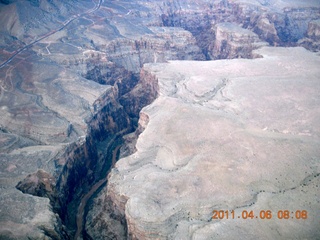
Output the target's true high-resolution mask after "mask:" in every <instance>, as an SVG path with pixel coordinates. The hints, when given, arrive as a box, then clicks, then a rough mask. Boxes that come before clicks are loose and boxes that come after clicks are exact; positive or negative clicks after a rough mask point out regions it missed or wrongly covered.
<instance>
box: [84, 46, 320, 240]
mask: <svg viewBox="0 0 320 240" xmlns="http://www.w3.org/2000/svg"><path fill="white" fill-rule="evenodd" d="M256 54H259V55H261V56H263V57H262V58H258V59H254V60H230V61H225V60H221V61H214V62H188V61H187V62H181V61H172V62H170V63H166V64H147V65H146V66H145V67H144V71H147V72H149V73H150V74H152V75H154V76H155V77H157V79H158V82H159V97H158V98H157V99H156V100H155V101H154V102H153V103H152V104H151V105H149V106H147V107H145V108H144V109H143V110H142V113H141V122H140V123H141V125H144V126H145V130H144V131H143V132H142V133H141V135H140V136H139V138H138V141H137V144H136V148H137V151H136V152H135V153H134V154H132V155H131V156H128V157H126V158H123V159H120V160H119V161H118V162H117V164H116V166H115V168H114V169H113V170H112V171H111V174H110V176H109V181H108V188H107V189H106V190H105V193H104V194H102V195H101V196H100V197H99V198H98V199H97V200H96V202H95V203H96V204H94V205H93V210H92V212H94V213H95V215H94V214H92V213H91V215H90V220H91V226H90V229H91V234H92V235H91V236H92V238H96V237H98V235H99V236H102V235H103V230H102V229H101V226H104V224H105V221H108V220H107V219H108V218H106V217H104V216H103V215H104V214H106V213H103V214H102V215H101V214H100V213H101V210H104V209H105V208H103V207H101V206H106V205H107V204H110V200H111V201H112V205H113V207H115V209H116V212H117V213H118V215H119V214H120V216H121V215H122V216H123V217H124V218H125V219H126V223H127V226H126V227H127V229H128V236H129V238H130V239H168V238H169V239H190V238H195V239H210V238H219V239H220V238H228V239H234V238H241V239H262V238H263V239H293V238H304V239H317V238H319V237H320V232H319V228H318V225H319V222H318V221H319V219H318V216H319V214H320V212H319V199H320V196H319V185H320V171H319V167H320V164H319V157H320V152H319V149H320V145H319V144H320V138H319V137H320V126H319V122H318V121H317V119H319V117H320V109H319V107H318V106H319V101H320V99H319V95H318V93H319V91H320V89H319V88H318V86H320V85H319V75H320V71H319V67H318V66H319V63H320V58H319V56H318V55H316V54H313V53H311V52H308V51H306V50H305V49H303V48H262V49H261V50H259V51H258V52H256ZM146 116H147V117H146ZM146 119H147V121H146ZM215 210H216V211H223V212H224V214H225V215H224V217H220V219H219V218H218V217H216V219H213V211H215ZM285 210H288V211H289V212H290V213H289V214H290V217H288V218H286V219H281V216H282V215H281V212H280V215H279V211H285ZM225 211H228V214H229V215H228V216H229V219H227V217H226V213H225ZM231 211H233V213H234V217H232V215H231ZM251 211H252V213H253V214H254V215H253V217H252V216H251V217H252V219H251V217H248V218H247V217H246V216H244V213H246V212H248V213H250V212H251ZM263 211H270V214H271V217H269V219H268V220H266V219H263V218H264V216H263V214H264V213H265V212H263ZM302 211H304V214H305V215H304V217H303V218H302V217H301V216H300V214H301V213H302ZM99 214H100V215H99ZM219 216H220V215H219ZM233 218H234V219H233ZM88 228H89V225H88ZM102 228H103V227H102ZM97 233H98V234H97Z"/></svg>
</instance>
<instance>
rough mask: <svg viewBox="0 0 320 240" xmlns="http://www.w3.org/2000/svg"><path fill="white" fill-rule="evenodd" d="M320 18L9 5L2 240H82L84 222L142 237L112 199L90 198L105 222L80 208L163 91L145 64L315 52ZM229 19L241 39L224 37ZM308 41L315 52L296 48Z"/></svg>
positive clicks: (197, 6)
mask: <svg viewBox="0 0 320 240" xmlns="http://www.w3.org/2000/svg"><path fill="white" fill-rule="evenodd" d="M318 9H319V2H317V1H312V0H309V1H303V2H298V1H290V2H288V1H277V2H276V1H274V2H272V1H271V2H270V1H269V2H261V1H254V0H250V1H247V0H246V1H231V0H229V1H224V0H223V1H217V2H214V3H211V2H207V1H189V0H188V1H165V2H163V1H152V2H150V1H144V0H143V1H134V2H132V1H70V2H58V1H40V2H39V1H15V0H12V1H1V3H0V22H1V24H0V31H1V34H0V45H1V48H0V60H1V63H0V64H1V65H0V76H1V77H0V115H1V118H0V165H1V166H2V167H1V171H0V183H1V200H0V203H1V207H0V211H1V218H0V236H1V238H5V239H30V238H31V239H41V238H43V239H45V238H49V239H50V238H51V239H68V238H70V237H71V238H72V237H73V236H74V235H75V234H76V237H81V233H82V228H81V226H82V225H85V226H86V231H87V233H86V231H83V237H90V236H97V232H99V231H101V232H104V233H103V234H102V235H103V236H106V235H108V234H114V235H112V236H115V237H117V238H120V239H121V238H124V236H127V235H128V234H129V235H130V236H139V234H140V233H139V231H142V232H141V234H144V232H143V231H144V230H141V229H142V228H141V229H140V228H137V231H138V232H137V233H135V231H134V230H133V227H132V226H133V225H134V224H135V223H134V221H132V219H130V218H128V219H129V220H128V221H129V222H127V218H126V215H125V212H124V211H123V210H124V209H125V208H124V206H125V203H126V202H127V198H126V197H125V196H123V199H121V201H122V202H121V204H120V203H119V202H117V201H116V200H114V199H117V198H118V197H117V195H116V190H110V191H114V194H109V195H108V196H109V198H108V199H109V200H110V201H108V202H105V200H104V195H103V194H104V193H105V192H106V191H107V190H106V189H104V190H103V191H102V194H101V196H100V197H99V198H97V199H96V200H94V202H97V201H98V203H99V204H100V205H101V209H103V211H105V212H104V213H105V214H104V213H103V214H101V215H100V216H99V217H98V218H97V217H96V210H94V209H93V210H92V211H89V212H88V210H89V209H90V207H89V205H90V199H87V200H86V201H83V200H85V199H86V198H87V196H88V195H87V194H88V193H90V192H91V191H93V190H95V187H96V186H97V185H96V184H100V183H102V184H104V183H105V182H106V175H107V172H108V170H109V168H110V166H111V165H112V164H113V160H114V159H115V158H114V156H117V155H120V156H121V157H125V156H127V155H128V154H131V153H133V152H134V151H135V150H136V146H139V142H138V145H135V141H136V139H137V137H138V136H139V134H140V133H141V132H142V130H143V129H144V128H145V127H146V126H147V122H148V121H149V115H150V114H147V113H146V112H145V113H144V112H142V113H140V114H139V112H140V110H141V108H142V107H143V106H145V105H148V104H149V103H150V102H151V101H152V100H153V98H154V97H155V96H156V95H157V93H158V85H157V84H156V83H157V77H156V76H155V74H154V73H153V72H152V71H150V70H149V69H146V70H143V71H140V68H141V67H142V66H143V64H144V63H148V62H152V63H158V62H165V61H168V60H177V59H181V60H204V59H212V56H215V57H216V56H218V57H219V58H233V57H239V56H240V57H248V56H249V57H251V56H253V55H251V53H249V52H248V53H246V51H251V46H252V45H253V46H254V47H252V49H253V48H255V47H258V46H260V43H261V42H264V41H265V42H268V43H269V44H270V45H277V44H280V45H284V46H289V45H297V44H300V43H301V45H303V46H306V47H310V46H311V48H309V49H313V50H315V51H316V50H317V48H316V47H314V46H317V45H316V42H317V41H318V40H317V39H318V38H317V36H318V34H317V28H316V27H314V24H317V19H319V11H318ZM227 21H228V22H230V23H232V24H233V25H232V26H233V27H232V29H233V30H232V31H226V32H225V33H226V34H225V35H223V38H225V39H223V38H216V32H218V31H219V28H221V26H223V25H224V24H226V23H222V24H221V22H227ZM308 24H309V25H308ZM308 26H309V30H308V31H307V29H308ZM305 33H307V35H306V38H307V44H304V43H303V42H301V41H300V42H297V41H298V40H299V39H301V38H302V37H303V35H304V34H305ZM246 34H248V36H247V35H246ZM255 34H257V35H255ZM256 36H258V38H259V39H257V38H256ZM230 38H232V40H231V39H230ZM223 41H227V46H228V47H227V49H228V50H227V51H225V52H223V51H224V49H225V48H221V44H220V43H223ZM252 41H253V43H252ZM239 42H241V44H243V46H244V47H243V49H242V48H239V47H238V46H237V44H238V43H239ZM261 45H263V44H261ZM215 46H220V47H216V49H215V50H214V51H212V49H214V47H215ZM244 49H245V50H244ZM258 55H259V53H257V55H255V56H258ZM175 77H176V79H180V78H181V75H180V74H179V75H178V74H177V75H176V76H175ZM226 79H227V77H226ZM224 85H225V82H224V81H222V82H221V83H219V84H218V86H224ZM160 87H161V85H160ZM177 89H178V88H177ZM217 89H218V88H217ZM174 91H175V89H172V92H174ZM217 91H218V90H213V91H212V93H209V95H210V94H216V93H217ZM200 95H201V94H200ZM206 96H207V95H206ZM206 96H205V97H206ZM210 96H211V95H210ZM205 97H204V98H205ZM201 99H202V97H201ZM197 101H198V100H197ZM197 101H196V102H197ZM199 101H200V100H199ZM201 101H202V100H201ZM139 115H140V120H139V124H138V118H139ZM136 128H137V129H136ZM135 129H136V131H135ZM132 131H135V132H133V133H131V134H128V135H126V136H123V135H124V134H127V133H130V132H132ZM123 143H124V146H123V147H122V148H121V150H120V152H119V151H118V150H119V148H120V146H121V145H122V144H123ZM138 150H139V149H138ZM161 154H162V153H161ZM101 181H102V182H101ZM100 187H101V185H100ZM18 189H19V190H18ZM99 189H100V188H99ZM99 189H96V191H99ZM23 193H26V194H23ZM94 193H95V191H93V196H94ZM30 194H31V195H30ZM101 197H102V198H101ZM88 198H89V197H88ZM101 199H102V200H101ZM111 199H112V201H111ZM82 203H83V204H85V205H86V206H85V207H81V204H82ZM87 204H88V206H87ZM119 206H120V207H119ZM83 208H85V209H84V210H83ZM81 209H82V210H81ZM83 211H84V212H83ZM79 212H80V213H79ZM87 212H88V222H87V223H84V222H85V219H86V213H87ZM81 214H83V219H82V220H83V221H82V223H83V224H82V223H81V221H80V220H79V219H81ZM78 216H80V217H78ZM104 218H109V220H110V221H111V222H112V225H110V224H109V223H108V221H109V220H104ZM113 223H114V224H113ZM79 224H80V225H81V226H80V227H79ZM99 224H101V225H99ZM101 226H104V228H105V229H104V230H105V231H104V230H103V231H102V230H101V229H102V227H101ZM127 226H129V227H127ZM161 231H162V230H161ZM141 236H142V235H141Z"/></svg>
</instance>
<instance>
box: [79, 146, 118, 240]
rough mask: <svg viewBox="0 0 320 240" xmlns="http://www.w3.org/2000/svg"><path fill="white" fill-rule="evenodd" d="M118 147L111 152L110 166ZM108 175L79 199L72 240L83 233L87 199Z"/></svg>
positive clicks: (115, 157) (115, 159)
mask: <svg viewBox="0 0 320 240" xmlns="http://www.w3.org/2000/svg"><path fill="white" fill-rule="evenodd" d="M120 147H121V145H118V146H116V147H115V149H114V150H113V151H112V166H114V164H115V163H116V161H117V154H118V151H119V149H120ZM109 172H110V170H109V171H108V173H109ZM108 173H107V175H106V178H105V179H101V180H100V181H99V182H97V183H96V184H94V185H93V186H92V188H91V189H90V191H89V192H88V193H87V194H86V195H85V196H84V197H83V198H82V199H81V202H80V205H79V208H78V213H77V231H76V234H75V236H74V240H77V239H78V238H79V237H80V236H81V233H82V231H83V226H84V222H85V218H86V216H85V214H84V210H85V207H86V206H87V203H88V201H89V199H90V198H91V197H92V196H93V195H94V194H95V193H96V192H97V190H98V189H99V188H100V187H101V186H102V185H104V184H105V183H106V182H107V177H108Z"/></svg>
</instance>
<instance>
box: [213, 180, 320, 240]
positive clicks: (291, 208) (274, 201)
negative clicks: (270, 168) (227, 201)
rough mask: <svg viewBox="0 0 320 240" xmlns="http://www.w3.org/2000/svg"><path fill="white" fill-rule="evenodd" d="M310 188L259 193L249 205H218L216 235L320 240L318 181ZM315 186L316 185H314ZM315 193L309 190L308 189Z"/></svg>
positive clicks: (216, 207)
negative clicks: (229, 206) (306, 189)
mask: <svg viewBox="0 0 320 240" xmlns="http://www.w3.org/2000/svg"><path fill="white" fill-rule="evenodd" d="M315 180H316V181H314V182H313V183H312V184H310V185H309V186H304V187H299V188H297V189H293V190H288V191H281V192H276V193H273V192H271V191H270V192H259V193H258V194H257V196H256V198H253V200H252V201H251V202H250V201H248V202H246V204H243V205H240V206H235V207H233V208H232V207H231V208H228V207H227V205H224V206H223V205H220V206H217V205H216V206H214V207H213V208H212V209H211V212H210V221H211V222H212V223H213V224H212V226H213V227H212V228H213V230H212V232H213V235H214V236H217V237H218V236H220V237H221V236H223V237H224V238H225V239H228V238H229V237H230V238H231V239H232V237H234V236H236V235H237V234H238V236H241V237H242V238H245V239H255V237H257V236H259V237H261V239H320V194H319V192H318V190H317V188H316V187H317V185H318V184H319V182H318V179H315ZM313 185H314V186H313ZM307 187H309V188H311V189H312V191H305V188H307ZM314 187H315V188H314Z"/></svg>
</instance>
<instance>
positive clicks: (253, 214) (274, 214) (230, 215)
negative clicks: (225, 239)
mask: <svg viewBox="0 0 320 240" xmlns="http://www.w3.org/2000/svg"><path fill="white" fill-rule="evenodd" d="M273 218H276V219H281V220H288V219H297V220H307V219H308V211H307V210H295V211H290V210H278V211H272V210H260V211H255V210H242V211H237V212H236V211H235V210H213V211H212V219H232V220H234V219H244V220H250V219H263V220H270V219H273Z"/></svg>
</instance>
